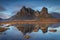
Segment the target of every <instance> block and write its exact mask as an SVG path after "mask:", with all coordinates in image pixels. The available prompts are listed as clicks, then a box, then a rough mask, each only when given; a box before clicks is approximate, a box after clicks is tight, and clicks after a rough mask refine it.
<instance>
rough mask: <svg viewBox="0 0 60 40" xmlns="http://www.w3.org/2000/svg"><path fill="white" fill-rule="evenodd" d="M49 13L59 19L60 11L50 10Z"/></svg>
mask: <svg viewBox="0 0 60 40" xmlns="http://www.w3.org/2000/svg"><path fill="white" fill-rule="evenodd" d="M51 15H52V16H53V17H55V18H57V19H60V13H57V12H52V13H51Z"/></svg>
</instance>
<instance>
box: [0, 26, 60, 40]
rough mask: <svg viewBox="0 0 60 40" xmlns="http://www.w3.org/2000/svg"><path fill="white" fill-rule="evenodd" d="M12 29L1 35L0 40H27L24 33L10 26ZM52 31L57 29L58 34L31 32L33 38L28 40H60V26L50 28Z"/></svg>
mask: <svg viewBox="0 0 60 40" xmlns="http://www.w3.org/2000/svg"><path fill="white" fill-rule="evenodd" d="M9 28H10V29H8V30H6V31H5V32H3V33H0V40H26V39H25V38H23V33H22V32H21V31H19V30H18V29H17V28H16V27H14V26H10V27H9ZM50 29H57V32H49V31H48V32H47V33H43V32H42V31H41V30H40V29H39V31H38V32H31V33H30V34H28V33H27V35H30V36H31V38H29V39H27V40H60V26H59V27H56V28H52V27H49V28H48V30H50Z"/></svg>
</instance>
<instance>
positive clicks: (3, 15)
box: [0, 13, 10, 19]
mask: <svg viewBox="0 0 60 40" xmlns="http://www.w3.org/2000/svg"><path fill="white" fill-rule="evenodd" d="M0 18H2V19H8V18H10V16H9V15H7V14H4V13H0Z"/></svg>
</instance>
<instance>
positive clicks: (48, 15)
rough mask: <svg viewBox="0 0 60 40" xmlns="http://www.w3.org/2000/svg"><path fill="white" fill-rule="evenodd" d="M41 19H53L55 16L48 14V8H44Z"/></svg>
mask: <svg viewBox="0 0 60 40" xmlns="http://www.w3.org/2000/svg"><path fill="white" fill-rule="evenodd" d="M39 18H53V16H52V15H50V14H48V9H47V8H45V7H43V8H42V11H41V12H40V15H39Z"/></svg>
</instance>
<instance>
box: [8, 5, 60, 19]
mask: <svg viewBox="0 0 60 40" xmlns="http://www.w3.org/2000/svg"><path fill="white" fill-rule="evenodd" d="M55 17H56V18H59V17H60V15H59V14H56V13H52V14H49V13H48V9H47V8H46V7H43V8H42V10H41V11H35V10H33V9H31V8H26V7H25V6H23V7H22V8H21V10H20V11H19V12H17V13H16V15H14V16H12V17H11V18H9V19H10V20H32V19H41V18H55Z"/></svg>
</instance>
